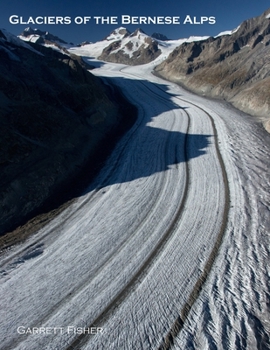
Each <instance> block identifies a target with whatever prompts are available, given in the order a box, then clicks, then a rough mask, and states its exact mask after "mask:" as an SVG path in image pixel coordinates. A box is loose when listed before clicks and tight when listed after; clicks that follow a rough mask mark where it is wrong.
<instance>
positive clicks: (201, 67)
mask: <svg viewBox="0 0 270 350" xmlns="http://www.w3.org/2000/svg"><path fill="white" fill-rule="evenodd" d="M269 14H270V9H269V10H267V11H265V12H264V13H263V14H262V15H261V16H259V17H256V18H252V19H249V20H246V21H244V22H243V23H242V24H241V25H240V26H239V28H238V29H237V30H235V31H234V32H233V33H232V34H231V35H223V36H218V37H216V38H209V39H207V40H203V41H199V42H194V43H184V44H182V45H181V46H179V47H178V48H177V49H175V50H174V51H173V52H172V53H171V54H170V55H169V57H168V59H167V60H166V61H164V62H163V63H162V64H160V65H159V66H157V67H156V69H155V71H156V73H157V74H159V75H160V76H162V77H164V78H166V79H169V80H172V81H174V82H177V83H180V84H183V85H184V86H186V87H187V88H188V89H191V90H193V91H195V92H196V93H199V94H203V95H207V96H212V97H221V98H225V99H226V100H228V101H230V102H232V103H233V104H234V105H235V106H236V107H237V108H239V109H241V110H243V111H245V112H248V113H250V114H254V115H257V116H261V117H262V118H264V119H267V118H268V117H269V111H270V95H269V86H270V85H269V84H270V80H269V79H270V16H269Z"/></svg>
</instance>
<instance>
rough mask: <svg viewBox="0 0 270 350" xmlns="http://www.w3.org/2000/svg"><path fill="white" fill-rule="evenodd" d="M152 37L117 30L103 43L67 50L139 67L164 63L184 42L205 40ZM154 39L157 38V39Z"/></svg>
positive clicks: (159, 35)
mask: <svg viewBox="0 0 270 350" xmlns="http://www.w3.org/2000/svg"><path fill="white" fill-rule="evenodd" d="M153 36H155V38H154V37H153ZM153 36H152V37H151V36H149V35H147V34H146V33H145V32H144V31H143V30H142V29H140V28H138V29H137V30H135V31H134V32H133V33H130V32H129V31H128V30H127V29H126V28H124V27H120V28H117V29H115V30H114V31H113V32H112V33H110V34H109V35H108V36H107V37H106V38H105V39H104V40H102V41H98V42H96V43H89V44H84V45H80V47H73V48H70V49H69V52H75V53H76V54H78V55H81V56H87V57H92V58H97V59H100V60H103V61H107V62H115V63H123V64H127V65H140V64H146V63H149V62H153V61H154V60H155V61H158V62H160V61H162V60H164V59H165V58H166V57H167V56H168V55H169V53H170V52H171V51H173V50H174V49H175V48H176V47H177V46H179V45H181V44H182V43H183V42H191V41H197V40H203V39H206V38H208V37H207V36H205V37H190V38H186V39H178V40H165V39H166V37H165V36H163V35H162V34H153ZM157 37H159V38H160V39H157Z"/></svg>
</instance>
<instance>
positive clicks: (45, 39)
mask: <svg viewBox="0 0 270 350" xmlns="http://www.w3.org/2000/svg"><path fill="white" fill-rule="evenodd" d="M18 38H20V39H21V40H23V41H26V42H31V43H35V44H40V45H43V46H47V47H51V48H53V49H56V50H58V51H62V52H64V53H68V52H67V50H66V49H67V48H69V47H70V46H73V44H72V43H70V44H68V43H67V42H66V41H64V40H63V39H61V38H59V37H58V36H55V35H53V34H51V33H49V32H45V31H42V30H39V29H36V28H35V29H32V28H31V27H28V28H25V29H24V31H23V32H22V33H21V34H20V35H19V36H18Z"/></svg>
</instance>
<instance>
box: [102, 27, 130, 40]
mask: <svg viewBox="0 0 270 350" xmlns="http://www.w3.org/2000/svg"><path fill="white" fill-rule="evenodd" d="M128 35H130V32H129V31H128V30H127V29H126V28H124V27H120V28H117V29H115V30H114V31H112V32H111V33H110V34H109V35H108V36H107V37H106V38H105V40H108V41H110V40H122V39H124V38H125V37H127V36H128Z"/></svg>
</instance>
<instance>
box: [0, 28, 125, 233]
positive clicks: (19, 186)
mask: <svg viewBox="0 0 270 350" xmlns="http://www.w3.org/2000/svg"><path fill="white" fill-rule="evenodd" d="M33 47H34V48H33ZM33 47H32V46H30V45H28V44H26V43H24V42H23V41H21V40H20V39H18V38H16V37H14V36H12V35H11V34H9V33H7V32H6V31H4V30H2V31H0V102H1V103H0V171H1V179H0V217H1V221H0V234H3V233H4V232H6V231H7V230H10V229H11V228H13V227H15V226H16V225H18V224H20V223H21V222H22V220H25V219H26V218H28V217H30V216H31V215H32V214H33V213H35V212H36V211H37V209H38V208H40V207H41V206H42V205H44V203H46V201H47V202H48V201H49V200H50V198H53V196H54V195H55V194H57V193H60V192H61V195H63V193H64V192H65V191H69V190H70V186H72V185H73V182H72V180H74V178H75V177H76V176H77V175H78V174H80V173H81V172H82V170H84V171H85V166H86V165H87V173H86V174H88V173H89V176H90V175H91V174H92V170H93V168H95V166H96V162H97V161H98V159H97V156H98V155H99V149H100V145H101V143H102V145H103V146H105V145H106V143H107V144H108V145H110V142H111V140H112V138H113V137H117V135H118V127H119V126H121V127H122V126H123V124H124V125H126V124H127V125H128V124H129V120H127V122H125V120H126V119H124V118H123V116H124V114H125V112H126V110H125V109H128V108H129V107H128V106H127V105H126V104H125V102H123V100H122V99H121V97H119V96H118V97H119V98H118V100H119V101H120V102H119V101H118V102H119V103H116V102H115V101H114V99H115V96H112V93H111V92H110V91H108V88H106V87H105V86H104V85H103V84H102V83H101V81H100V80H99V79H98V78H96V77H94V76H93V75H92V74H90V73H89V72H88V71H87V70H86V69H84V67H83V66H82V65H83V62H82V60H81V59H80V58H78V57H75V56H73V57H70V56H67V55H63V54H61V53H59V52H57V51H55V50H51V49H47V48H45V47H43V46H40V45H35V44H33ZM128 111H129V110H128ZM129 114H130V113H129ZM131 116H132V115H131ZM131 119H132V118H131ZM121 130H122V129H121ZM104 143H105V144H104ZM105 148H106V147H105ZM59 191H60V192H59Z"/></svg>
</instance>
